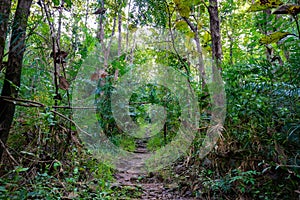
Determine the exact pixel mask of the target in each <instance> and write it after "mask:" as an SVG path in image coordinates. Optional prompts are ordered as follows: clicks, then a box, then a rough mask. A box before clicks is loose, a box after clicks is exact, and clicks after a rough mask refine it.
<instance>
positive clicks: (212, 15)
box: [208, 0, 222, 70]
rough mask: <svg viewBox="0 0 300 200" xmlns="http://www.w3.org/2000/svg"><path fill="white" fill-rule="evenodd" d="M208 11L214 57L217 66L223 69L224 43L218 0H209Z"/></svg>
mask: <svg viewBox="0 0 300 200" xmlns="http://www.w3.org/2000/svg"><path fill="white" fill-rule="evenodd" d="M208 12H209V20H210V32H211V39H212V59H213V61H214V62H215V63H216V65H217V68H218V69H219V70H221V66H220V64H221V60H222V44H221V34H220V20H219V12H218V1H217V0H209V7H208Z"/></svg>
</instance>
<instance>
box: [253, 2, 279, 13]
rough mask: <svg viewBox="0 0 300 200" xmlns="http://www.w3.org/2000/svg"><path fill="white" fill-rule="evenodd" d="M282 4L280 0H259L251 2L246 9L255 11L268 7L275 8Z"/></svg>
mask: <svg viewBox="0 0 300 200" xmlns="http://www.w3.org/2000/svg"><path fill="white" fill-rule="evenodd" d="M282 4H283V3H282V2H281V1H280V0H259V1H256V2H255V3H254V4H252V5H251V6H250V8H249V9H248V11H250V12H256V11H261V10H266V9H269V8H277V7H278V6H280V5H282Z"/></svg>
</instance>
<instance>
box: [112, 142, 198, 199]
mask: <svg viewBox="0 0 300 200" xmlns="http://www.w3.org/2000/svg"><path fill="white" fill-rule="evenodd" d="M146 145H147V141H146V140H139V141H138V142H137V148H136V150H135V151H134V153H135V154H134V157H132V158H130V161H129V162H130V166H131V167H130V168H127V169H122V170H118V172H117V173H116V174H115V175H114V176H115V178H116V180H117V182H116V183H115V184H113V186H112V187H113V188H114V187H115V188H125V189H126V190H127V191H130V190H131V191H133V193H134V191H138V192H137V193H138V194H137V195H134V196H133V198H130V199H148V200H150V199H173V200H174V199H176V200H187V199H193V198H187V197H181V196H180V192H179V191H178V185H176V184H175V183H172V182H170V183H168V182H166V181H164V180H163V178H162V177H161V176H160V175H158V174H156V173H152V172H150V173H148V172H145V171H144V170H143V169H144V162H143V160H145V158H147V157H149V156H150V155H151V153H150V152H149V151H148V150H147V147H146Z"/></svg>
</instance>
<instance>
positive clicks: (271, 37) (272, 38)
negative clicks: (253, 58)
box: [259, 31, 291, 44]
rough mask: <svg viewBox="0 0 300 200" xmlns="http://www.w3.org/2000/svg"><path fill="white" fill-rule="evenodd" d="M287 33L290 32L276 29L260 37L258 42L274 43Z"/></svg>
mask: <svg viewBox="0 0 300 200" xmlns="http://www.w3.org/2000/svg"><path fill="white" fill-rule="evenodd" d="M288 35H291V33H289V32H281V31H278V32H275V33H272V34H270V35H266V36H264V37H262V38H261V39H260V41H259V42H260V43H261V44H271V43H276V42H278V41H279V40H281V39H282V38H284V37H286V36H288Z"/></svg>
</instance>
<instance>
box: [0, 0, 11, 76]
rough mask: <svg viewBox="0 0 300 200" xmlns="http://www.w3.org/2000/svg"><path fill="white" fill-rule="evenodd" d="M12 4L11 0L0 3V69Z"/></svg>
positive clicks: (0, 67)
mask: <svg viewBox="0 0 300 200" xmlns="http://www.w3.org/2000/svg"><path fill="white" fill-rule="evenodd" d="M10 6H11V0H2V2H1V3H0V70H1V69H2V59H3V54H4V49H5V41H6V33H7V25H8V20H9V13H10Z"/></svg>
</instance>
